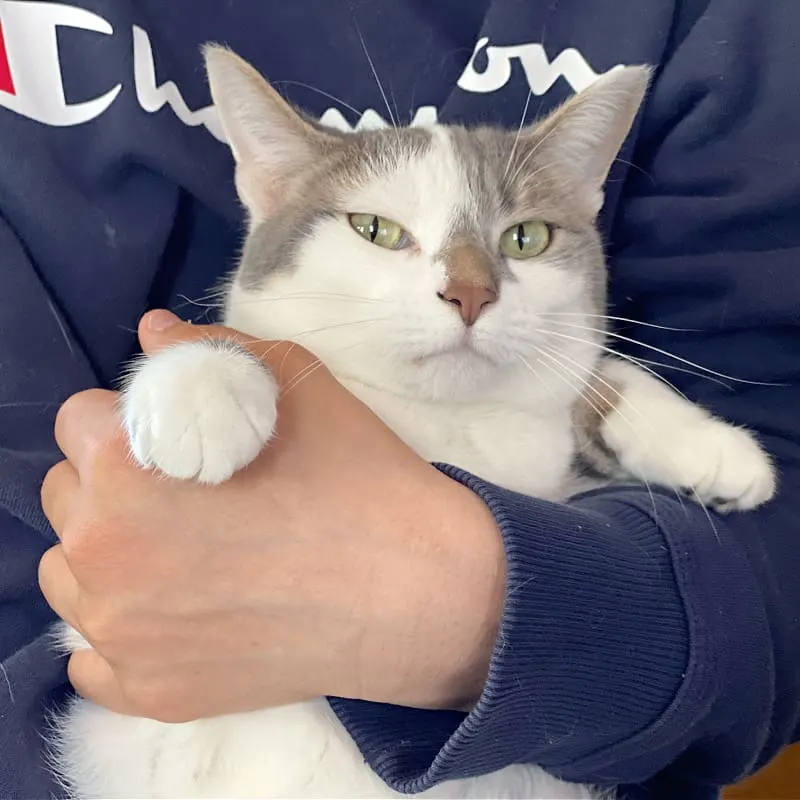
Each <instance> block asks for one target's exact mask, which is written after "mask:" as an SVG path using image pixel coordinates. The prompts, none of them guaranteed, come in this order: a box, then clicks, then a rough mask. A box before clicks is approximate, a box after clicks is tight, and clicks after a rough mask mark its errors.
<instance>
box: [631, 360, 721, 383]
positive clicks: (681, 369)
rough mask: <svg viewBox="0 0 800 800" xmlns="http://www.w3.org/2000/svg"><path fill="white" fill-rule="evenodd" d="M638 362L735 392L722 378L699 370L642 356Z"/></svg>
mask: <svg viewBox="0 0 800 800" xmlns="http://www.w3.org/2000/svg"><path fill="white" fill-rule="evenodd" d="M636 361H637V363H638V364H650V365H652V366H654V367H663V368H664V369H671V370H673V371H674V372H683V373H685V374H686V375H694V376H695V377H697V378H703V379H704V380H707V381H711V382H712V383H718V384H719V385H720V386H722V387H724V388H725V389H729V390H730V391H734V388H733V386H731V385H730V384H729V383H725V381H723V380H721V379H720V378H715V377H713V376H712V375H704V374H703V373H702V372H698V371H697V370H694V369H687V368H686V367H679V366H677V365H676V364H665V363H664V362H663V361H654V360H653V359H651V358H642V357H641V356H637V358H636Z"/></svg>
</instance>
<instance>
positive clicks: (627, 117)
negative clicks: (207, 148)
mask: <svg viewBox="0 0 800 800" xmlns="http://www.w3.org/2000/svg"><path fill="white" fill-rule="evenodd" d="M208 64H209V76H210V79H211V86H212V92H213V93H214V99H215V101H216V103H217V106H218V108H219V109H220V112H221V114H222V118H223V123H224V125H225V129H226V133H227V134H228V138H229V141H230V143H231V146H232V149H233V151H234V155H235V156H236V159H237V186H238V188H239V192H240V195H241V196H242V199H243V201H244V203H245V205H246V206H247V208H248V210H249V212H250V220H251V225H250V233H249V236H248V239H247V242H246V245H245V249H244V254H243V258H242V261H241V265H240V268H239V270H238V272H237V274H236V276H235V279H234V282H233V285H232V288H231V292H230V295H229V298H228V306H227V315H226V320H227V322H228V323H229V324H231V325H233V326H234V327H237V328H240V329H242V330H245V331H247V332H248V333H251V334H253V335H256V336H261V337H265V338H284V339H292V340H294V341H297V342H298V343H299V344H302V345H304V346H306V347H308V348H309V349H310V350H312V351H314V352H315V353H316V354H317V355H318V356H320V357H321V358H322V360H323V361H324V362H325V363H326V364H327V365H328V366H329V367H330V368H331V369H332V370H333V371H334V373H335V374H338V375H340V376H341V377H350V378H355V379H357V380H362V381H364V382H367V383H373V384H377V385H379V386H381V387H383V388H390V389H393V390H396V391H400V392H404V391H405V392H409V393H413V394H414V395H416V396H420V395H421V396H423V397H428V398H430V399H431V400H443V399H446V400H451V401H459V400H461V401H465V402H467V401H473V400H476V399H480V398H482V397H488V396H490V395H491V394H492V393H493V392H494V391H496V390H502V388H503V386H504V385H505V384H507V382H508V379H509V378H513V377H514V376H517V377H518V376H519V375H521V374H524V375H525V376H526V379H527V380H529V381H530V382H531V388H532V389H534V388H535V385H536V384H544V383H548V386H547V387H546V388H548V390H550V391H552V389H551V387H552V384H553V381H552V380H550V381H546V380H545V378H546V376H547V375H548V373H550V374H552V371H553V369H555V366H554V365H555V360H554V356H555V355H556V354H557V355H558V358H559V359H560V360H561V363H562V365H564V364H566V365H567V366H568V365H569V364H570V363H572V364H573V365H574V366H573V369H575V373H576V374H583V373H585V370H586V369H587V368H588V367H589V366H590V365H591V363H593V361H594V360H595V359H596V357H597V356H598V355H599V349H598V348H597V347H595V346H587V345H586V344H582V343H580V342H576V341H573V340H572V339H571V338H570V333H571V332H572V333H577V334H578V336H577V337H576V338H581V339H585V338H589V339H591V340H594V341H599V338H600V337H599V335H598V334H593V333H591V332H588V331H585V330H584V331H581V330H580V328H570V327H565V326H564V325H563V324H553V321H554V320H555V321H557V322H560V323H563V322H565V321H568V322H569V323H571V324H573V323H574V324H576V325H583V326H584V327H591V328H599V327H601V326H600V325H599V324H598V323H599V322H600V317H599V316H597V315H602V314H603V312H604V303H605V264H604V259H603V254H602V248H601V243H600V240H599V236H598V234H597V231H596V228H595V217H596V214H597V211H598V209H599V207H600V204H601V202H602V193H601V187H602V183H603V180H604V178H605V175H606V172H607V170H608V167H609V166H610V163H611V161H612V160H613V157H614V155H615V153H616V151H617V149H618V148H619V146H620V145H621V143H622V140H623V139H624V136H625V134H626V133H627V130H628V128H629V126H630V123H631V121H632V119H633V116H634V114H635V111H636V108H637V107H638V104H639V102H640V100H641V96H642V93H643V91H644V87H645V84H646V72H645V71H644V70H621V71H620V73H621V74H620V76H619V77H617V78H616V79H613V78H610V77H607V78H605V79H604V80H605V81H606V82H607V83H610V86H609V87H608V88H607V90H606V92H604V93H597V92H595V93H596V94H600V95H601V96H599V97H598V98H597V101H596V102H595V103H591V102H590V100H591V97H590V94H591V90H590V92H588V93H585V95H584V96H582V98H583V99H582V101H581V102H580V103H573V104H572V105H573V107H572V108H570V106H569V105H568V106H566V107H564V108H563V109H562V110H561V111H559V112H556V114H555V115H554V116H552V117H551V118H549V119H548V120H546V121H545V122H543V123H542V124H540V125H538V126H536V127H534V128H532V129H528V130H523V131H522V132H521V133H520V135H516V134H515V133H507V132H503V131H499V130H496V129H489V128H482V129H476V130H471V131H467V130H465V129H463V128H457V127H447V126H435V127H431V128H426V129H420V128H417V129H399V130H393V129H392V130H383V131H373V132H361V133H352V134H340V133H337V132H333V131H327V130H324V129H321V128H320V127H318V126H316V125H314V124H310V123H309V122H307V121H306V120H304V119H302V118H300V117H299V116H297V115H296V114H295V112H294V111H293V110H291V109H290V108H289V107H288V106H287V105H286V104H285V103H284V102H283V101H282V100H281V99H280V98H279V97H278V96H277V95H276V94H275V93H274V92H273V91H272V90H271V89H270V88H269V87H268V85H267V84H266V83H265V82H264V81H263V79H261V78H260V77H258V76H257V75H256V74H255V73H254V72H253V71H252V70H250V69H249V68H247V67H246V66H245V65H243V63H242V62H241V61H239V60H238V59H237V58H236V57H235V56H233V55H232V54H230V53H227V52H225V51H220V50H218V49H215V50H212V51H209V53H208ZM624 73H628V74H627V75H625V74H624ZM631 73H634V74H631ZM601 88H602V87H601ZM612 103H615V107H613V108H611V104H612ZM560 369H561V370H562V372H563V369H564V367H563V366H562V367H561V368H560ZM565 378H567V379H568V378H569V375H568V374H567V375H566V376H565ZM557 383H559V385H561V386H566V387H569V386H570V382H569V381H568V380H562V381H560V382H557ZM573 385H574V381H573ZM540 388H541V387H540ZM536 394H537V392H536V391H532V392H531V395H532V396H535V395H536Z"/></svg>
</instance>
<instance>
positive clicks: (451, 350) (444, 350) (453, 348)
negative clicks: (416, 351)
mask: <svg viewBox="0 0 800 800" xmlns="http://www.w3.org/2000/svg"><path fill="white" fill-rule="evenodd" d="M443 357H445V358H453V357H456V358H466V359H473V358H478V359H480V360H481V361H491V360H492V359H491V358H489V356H488V355H487V354H486V353H485V352H484V351H483V349H482V348H481V347H480V345H479V342H478V340H477V339H476V337H475V336H474V335H473V334H472V329H471V328H467V329H465V330H464V332H463V333H462V334H461V335H460V336H459V337H458V338H455V339H453V341H451V342H448V343H447V344H446V345H443V346H442V347H439V348H437V349H436V350H432V351H431V352H429V353H426V354H425V355H423V356H419V357H418V358H416V359H414V360H415V361H416V362H417V363H424V362H426V361H430V360H431V359H435V358H443Z"/></svg>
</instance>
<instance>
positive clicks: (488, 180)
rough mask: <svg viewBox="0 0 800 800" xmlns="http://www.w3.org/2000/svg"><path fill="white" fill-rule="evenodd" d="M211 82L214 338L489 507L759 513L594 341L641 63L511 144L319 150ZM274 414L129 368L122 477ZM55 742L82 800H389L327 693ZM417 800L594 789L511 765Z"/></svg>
mask: <svg viewBox="0 0 800 800" xmlns="http://www.w3.org/2000/svg"><path fill="white" fill-rule="evenodd" d="M206 62H207V68H208V74H209V79H210V83H211V90H212V94H213V98H214V101H215V103H216V105H217V108H218V109H219V112H220V114H221V117H222V121H223V124H224V129H225V132H226V135H227V138H228V141H229V143H230V145H231V148H232V150H233V153H234V156H235V159H236V185H237V188H238V190H239V194H240V196H241V199H242V201H243V202H244V204H245V206H246V208H247V211H248V212H249V218H250V231H249V235H248V237H247V242H246V246H245V249H244V253H243V257H242V259H241V264H240V266H239V268H238V270H237V271H236V273H235V275H234V276H233V279H232V281H231V283H230V285H229V290H228V293H227V300H226V307H225V322H226V323H227V324H228V325H230V326H231V327H234V328H237V329H239V330H242V331H244V332H246V333H249V334H252V335H254V336H257V337H263V338H266V339H288V340H294V341H296V342H297V343H300V344H302V345H304V346H305V347H307V348H309V349H310V350H311V351H313V352H314V353H315V354H316V355H317V356H318V357H319V358H320V359H321V360H322V361H323V362H324V363H325V364H326V365H327V366H328V367H329V368H330V369H331V370H332V372H333V373H334V374H335V375H336V377H337V378H338V379H339V380H340V381H341V382H342V383H343V384H344V385H345V386H346V387H347V388H348V389H350V390H351V391H352V392H353V393H355V394H356V395H357V396H358V397H360V398H361V399H362V400H363V401H365V402H366V403H367V404H368V405H369V406H370V407H371V408H372V409H373V410H374V411H375V412H376V413H378V414H379V415H380V416H381V417H382V418H383V419H384V420H385V421H386V423H388V425H389V426H391V427H392V428H393V429H394V430H395V431H396V432H397V433H398V434H399V435H400V436H401V437H403V438H404V439H405V441H406V442H407V443H408V444H409V445H410V446H412V447H413V448H414V449H416V450H417V451H418V453H419V454H420V455H422V456H423V457H424V458H426V459H429V460H431V461H440V462H449V463H452V464H456V465H458V466H460V467H463V468H465V469H467V470H469V471H471V472H474V473H476V474H478V475H480V476H481V477H482V478H485V479H488V480H489V481H492V482H494V483H496V484H499V485H500V486H503V487H507V488H509V489H514V490H517V491H520V492H524V493H526V494H529V495H533V496H537V497H541V498H547V499H550V500H563V499H566V498H567V497H569V496H570V495H572V494H574V493H575V492H576V491H578V490H580V489H581V488H585V487H586V486H587V485H589V483H587V479H586V476H587V473H589V472H591V473H593V474H594V475H596V476H598V477H597V479H596V481H595V482H608V481H609V480H619V479H628V480H632V479H633V480H646V481H649V482H652V483H656V484H659V485H662V486H666V487H670V488H674V489H681V490H685V489H686V488H687V487H688V488H691V489H692V490H693V492H694V493H696V497H697V498H698V499H699V500H700V501H702V502H704V503H706V504H709V505H713V506H715V507H716V508H718V509H719V510H723V511H732V510H746V509H751V508H754V507H756V506H758V505H760V504H761V503H764V502H765V501H767V500H769V499H770V498H771V496H772V495H773V493H774V491H775V474H774V471H773V468H772V465H771V463H770V461H769V459H768V457H767V456H766V454H765V453H764V452H763V450H762V449H761V448H760V447H759V445H758V444H757V443H756V441H755V440H754V439H753V437H752V436H751V435H750V434H749V433H748V432H747V431H745V430H742V429H741V428H737V427H734V426H731V425H728V424H727V423H725V422H723V421H721V420H718V419H715V418H714V417H713V416H711V415H710V414H709V413H707V412H706V411H705V410H703V409H701V408H699V407H698V406H696V405H693V404H691V403H690V402H688V401H687V400H685V399H684V398H683V397H681V396H679V395H678V394H676V393H675V392H673V391H672V390H671V389H670V388H668V387H667V386H666V385H664V383H662V382H660V381H659V380H658V379H657V378H656V377H655V376H654V375H652V374H648V373H647V372H645V371H643V370H641V369H639V368H638V367H637V366H635V365H634V364H633V363H631V362H629V361H627V360H625V359H623V358H617V357H614V356H612V355H608V352H609V351H608V350H607V349H605V348H604V345H603V341H604V334H603V323H604V321H605V316H604V314H605V284H606V266H605V262H604V258H603V252H602V247H601V241H600V236H599V234H598V232H597V229H596V227H595V218H596V215H597V213H598V211H599V209H600V207H601V205H602V201H603V184H604V181H605V178H606V175H607V173H608V170H609V168H610V166H611V164H612V162H613V160H614V158H615V156H616V154H617V151H618V149H619V148H620V147H621V145H622V143H623V140H624V139H625V137H626V136H627V133H628V131H629V129H630V127H631V124H632V122H633V120H634V117H635V116H636V113H637V110H638V108H639V106H640V103H641V101H642V98H643V96H644V94H645V91H646V87H647V83H648V75H649V73H648V70H647V69H646V68H643V67H631V68H618V69H615V70H612V71H611V72H610V73H607V74H606V75H604V76H602V77H601V78H600V79H599V80H597V82H596V83H594V84H593V85H592V86H591V87H590V88H588V89H587V90H586V91H584V92H583V93H581V94H580V95H578V96H576V97H574V98H573V99H572V100H570V101H569V102H568V103H566V104H565V105H564V106H562V107H561V108H560V109H558V110H557V111H556V112H555V113H554V114H552V115H551V116H549V117H548V118H547V119H545V120H544V121H542V122H540V123H538V124H536V125H534V126H532V127H529V128H525V129H523V130H521V131H520V132H519V133H518V134H517V133H509V132H505V131H501V130H498V129H494V128H488V127H486V128H476V129H471V130H466V129H464V128H461V127H450V126H444V125H440V126H432V127H427V128H406V129H403V128H401V129H397V130H388V131H387V130H384V131H371V132H368V131H362V132H357V133H339V132H336V131H333V130H327V129H325V128H323V127H321V126H320V125H318V124H317V123H315V122H313V121H311V120H308V119H306V118H305V117H303V116H302V115H300V114H298V113H297V112H296V111H295V110H293V109H292V108H291V107H290V106H289V105H288V104H287V103H286V102H285V101H284V100H283V99H282V98H281V97H280V96H279V95H278V94H277V93H276V92H275V91H274V90H273V89H272V88H271V87H270V86H269V85H268V84H267V83H266V82H265V81H264V80H263V79H262V78H261V76H259V75H258V73H256V72H255V71H254V70H253V69H252V68H251V67H250V66H249V65H247V64H246V63H244V62H243V61H242V60H241V59H239V58H238V57H237V56H235V55H234V54H232V53H230V52H229V51H227V50H224V49H222V48H218V47H211V48H208V49H207V51H206ZM278 400H279V398H278V397H277V389H276V383H275V382H274V380H273V379H272V377H271V375H270V374H269V373H268V372H267V371H266V370H265V369H263V368H262V366H261V365H260V363H259V362H258V361H257V360H256V359H254V358H253V357H251V356H250V355H248V354H247V353H245V352H244V351H243V350H240V349H239V348H238V347H236V346H235V345H228V346H223V347H220V346H214V345H212V344H211V343H203V342H200V343H193V344H187V345H181V346H177V347H174V348H172V349H170V350H167V351H165V352H161V353H159V354H157V355H155V356H153V357H151V358H149V359H148V360H146V361H143V362H141V363H140V365H139V366H138V368H137V369H136V371H135V373H134V375H133V377H132V379H131V380H130V382H129V384H128V386H127V388H126V390H125V393H124V398H123V408H124V420H125V424H126V426H127V429H128V433H129V436H130V443H131V449H132V451H133V453H134V455H135V457H136V458H137V459H138V461H139V462H140V463H141V464H142V465H144V466H146V467H153V468H157V469H159V470H161V471H162V472H163V473H165V474H166V475H168V476H171V477H174V478H182V479H194V480H199V481H205V482H208V483H217V482H220V481H224V480H226V479H227V478H228V477H230V476H231V475H232V474H233V473H234V472H235V471H236V470H237V469H240V468H241V467H243V466H245V465H246V464H247V463H249V462H250V461H251V460H252V459H253V458H255V457H256V455H257V454H258V453H259V451H260V450H261V449H262V447H264V446H265V445H267V444H268V442H269V439H270V436H271V435H272V432H273V428H274V423H275V419H276V414H277V413H278V411H277V409H276V403H277V401H278ZM587 467H588V468H589V469H588V470H587ZM63 639H64V641H65V644H66V646H67V647H68V648H70V649H74V648H80V647H86V646H87V645H86V643H85V642H84V641H83V640H81V639H80V637H79V636H78V635H77V634H76V633H74V632H71V631H68V630H64V633H63ZM53 746H54V753H55V762H54V763H55V764H56V770H57V772H58V773H59V775H60V777H61V779H62V780H63V782H64V784H65V785H66V786H67V787H69V789H70V791H72V792H73V793H74V794H75V795H77V796H80V797H125V796H127V797H130V796H134V797H198V798H200V797H202V798H209V797H228V798H233V797H269V798H288V797H348V798H356V797H360V798H367V797H369V798H377V797H395V796H398V795H397V794H396V793H395V792H393V791H391V790H390V789H389V788H388V787H387V786H386V785H384V784H383V782H382V781H381V780H380V779H379V778H378V777H377V776H376V775H375V774H373V773H372V771H371V770H370V768H369V767H368V766H367V765H366V764H365V763H364V761H363V759H362V757H361V755H360V754H359V752H358V750H357V748H356V747H355V745H354V744H353V742H352V741H351V740H350V738H349V736H348V735H347V733H346V731H345V730H344V728H343V727H342V726H341V725H340V724H339V722H338V721H337V719H336V717H335V716H334V715H333V713H332V712H331V710H330V708H329V707H328V705H327V703H326V702H325V701H324V700H322V699H320V700H317V701H315V702H309V703H304V704H299V705H293V706H289V707H285V708H277V709H269V710H264V711H256V712H252V713H247V714H236V715H232V716H228V717H222V718H217V719H210V720H201V721H197V722H191V723H186V724H176V725H169V724H164V723H159V722H155V721H152V720H145V719H134V718H129V717H124V716H121V715H118V714H114V713H112V712H110V711H106V710H104V709H101V708H99V707H97V706H94V705H92V704H91V703H89V702H86V701H83V700H77V701H75V703H74V704H73V705H72V706H71V707H70V708H69V710H68V711H67V712H66V713H65V714H64V715H63V716H62V718H61V719H60V721H59V729H58V735H57V736H56V737H55V739H54V742H53ZM424 795H425V796H427V797H493V798H501V797H503V798H517V797H518V798H523V797H524V798H549V799H552V798H591V797H599V796H600V793H599V792H595V791H593V790H592V789H591V788H590V787H587V786H580V785H577V784H570V783H566V782H564V781H561V780H559V779H557V778H555V777H553V776H550V775H548V774H547V773H546V772H544V771H543V770H542V769H540V768H538V767H536V766H531V765H516V766H510V767H507V768H506V769H503V770H501V771H498V772H496V773H494V774H491V775H486V776H483V777H475V778H471V779H465V780H458V781H453V782H451V783H446V784H443V785H441V786H438V787H436V788H434V789H432V790H430V791H428V792H426V793H424Z"/></svg>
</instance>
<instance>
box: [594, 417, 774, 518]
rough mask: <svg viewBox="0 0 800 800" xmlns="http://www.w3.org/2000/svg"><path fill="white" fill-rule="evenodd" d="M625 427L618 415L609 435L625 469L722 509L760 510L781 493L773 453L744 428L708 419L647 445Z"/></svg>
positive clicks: (609, 423) (609, 424) (608, 429)
mask: <svg viewBox="0 0 800 800" xmlns="http://www.w3.org/2000/svg"><path fill="white" fill-rule="evenodd" d="M624 427H625V426H624V425H623V424H620V419H619V417H618V415H612V418H610V419H609V420H608V421H607V423H606V431H605V437H606V441H607V442H608V443H609V445H610V446H611V447H612V449H613V450H614V451H615V453H616V454H617V458H618V459H619V461H620V464H621V465H622V467H623V469H625V471H626V472H628V473H629V474H631V475H634V476H635V477H638V478H641V479H643V480H647V481H649V482H652V483H658V484H661V485H664V486H668V487H671V488H673V489H679V490H681V491H683V492H685V493H686V494H688V495H689V496H691V497H695V498H696V499H697V500H699V501H700V502H701V503H703V504H704V505H706V506H709V507H712V508H715V509H716V510H717V511H722V512H727V511H746V510H748V509H752V508H757V507H758V506H760V505H762V504H763V503H766V502H767V501H768V500H770V499H771V498H772V497H773V495H774V494H775V488H776V479H775V470H774V468H773V466H772V463H771V462H770V460H769V457H768V456H767V454H766V453H765V452H764V451H763V450H762V449H761V447H760V446H759V444H758V443H757V442H756V440H755V439H754V438H753V437H752V435H751V434H750V433H748V432H747V431H745V430H743V429H741V428H736V427H734V426H733V425H728V424H726V423H724V422H721V421H720V420H717V419H714V418H711V417H708V418H706V420H705V421H704V423H701V424H698V425H696V426H687V427H682V428H671V429H670V430H668V431H662V434H663V436H661V437H658V438H657V439H656V440H651V441H650V443H649V447H648V448H647V449H644V448H643V447H641V443H634V442H632V441H631V435H630V432H627V431H623V430H622V429H623V428H624ZM615 429H616V430H615ZM626 440H627V441H626Z"/></svg>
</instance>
